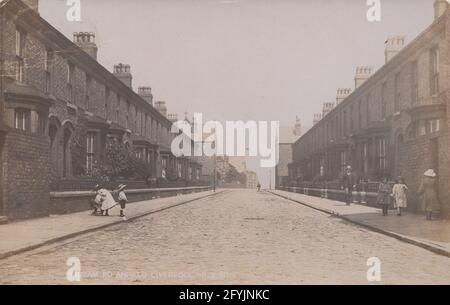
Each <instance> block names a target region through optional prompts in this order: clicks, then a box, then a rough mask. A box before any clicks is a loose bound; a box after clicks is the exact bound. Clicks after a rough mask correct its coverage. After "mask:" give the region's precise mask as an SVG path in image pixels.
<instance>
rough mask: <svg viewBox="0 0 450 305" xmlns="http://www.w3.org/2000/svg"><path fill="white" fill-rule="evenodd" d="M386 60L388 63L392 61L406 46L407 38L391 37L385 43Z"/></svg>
mask: <svg viewBox="0 0 450 305" xmlns="http://www.w3.org/2000/svg"><path fill="white" fill-rule="evenodd" d="M385 45H386V47H385V49H384V58H385V61H386V63H387V62H388V61H390V60H391V59H392V58H393V57H394V56H395V55H397V53H398V52H400V51H401V50H402V49H403V47H404V45H405V36H393V37H389V38H388V39H387V40H386V42H385Z"/></svg>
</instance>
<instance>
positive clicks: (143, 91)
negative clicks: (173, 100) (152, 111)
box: [138, 87, 153, 106]
mask: <svg viewBox="0 0 450 305" xmlns="http://www.w3.org/2000/svg"><path fill="white" fill-rule="evenodd" d="M138 94H139V95H140V96H141V97H142V98H143V99H144V100H145V101H146V102H147V103H149V104H150V105H152V106H153V94H152V88H151V87H139V88H138Z"/></svg>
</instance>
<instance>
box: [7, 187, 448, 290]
mask: <svg viewBox="0 0 450 305" xmlns="http://www.w3.org/2000/svg"><path fill="white" fill-rule="evenodd" d="M132 208H133V205H130V206H129V209H132ZM69 257H78V258H79V259H80V261H81V274H82V279H81V283H83V284H99V283H100V284H101V283H112V284H120V283H126V284H143V283H148V284H256V283H258V284H333V283H337V284H369V282H368V281H367V279H366V272H367V269H368V267H367V266H366V262H367V259H368V258H370V257H378V258H379V259H380V260H381V263H382V265H381V275H382V281H381V283H382V284H415V283H417V284H432V283H440V284H450V259H449V258H447V257H444V256H439V255H436V254H433V253H431V252H429V251H427V250H424V249H422V248H419V247H416V246H413V245H409V244H406V243H403V242H400V241H398V240H396V239H393V238H390V237H387V236H384V235H381V234H378V233H374V232H370V231H368V230H365V229H362V228H360V227H358V226H355V225H351V224H348V223H346V222H345V221H343V220H340V219H338V218H335V217H330V216H329V215H327V214H324V213H321V212H318V211H315V210H313V209H310V208H307V207H304V206H302V205H299V204H297V203H295V202H291V201H288V200H285V199H282V198H279V197H277V196H274V195H272V194H269V193H264V192H262V193H257V192H256V191H253V190H230V191H226V192H223V193H220V194H218V195H216V196H213V197H209V198H205V199H200V200H197V201H194V202H191V203H187V204H185V205H181V206H178V207H174V208H171V209H167V210H164V211H162V212H159V213H155V214H152V215H149V216H146V217H143V218H141V219H139V220H136V221H133V222H125V223H123V224H119V225H116V226H113V227H110V228H108V229H104V230H100V231H97V232H94V233H90V234H86V235H82V236H80V237H78V238H74V239H72V240H67V241H65V242H61V243H59V244H55V245H52V246H46V247H43V248H40V249H38V250H34V251H32V252H26V253H23V254H19V255H16V256H13V257H10V258H8V259H4V260H2V261H1V264H0V282H1V283H2V284H13V283H25V284H32V283H48V284H70V283H69V282H68V281H67V279H66V272H67V269H68V267H67V266H66V261H67V259H68V258H69Z"/></svg>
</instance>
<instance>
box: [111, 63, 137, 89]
mask: <svg viewBox="0 0 450 305" xmlns="http://www.w3.org/2000/svg"><path fill="white" fill-rule="evenodd" d="M113 74H114V76H115V77H117V78H118V79H119V80H120V81H122V83H124V84H125V85H127V87H129V88H131V89H133V87H132V80H133V76H132V75H131V69H130V65H124V64H122V63H120V64H118V65H114V72H113Z"/></svg>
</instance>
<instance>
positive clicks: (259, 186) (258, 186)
mask: <svg viewBox="0 0 450 305" xmlns="http://www.w3.org/2000/svg"><path fill="white" fill-rule="evenodd" d="M256 188H257V189H258V192H259V191H261V184H259V183H258V185H257V186H256Z"/></svg>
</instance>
